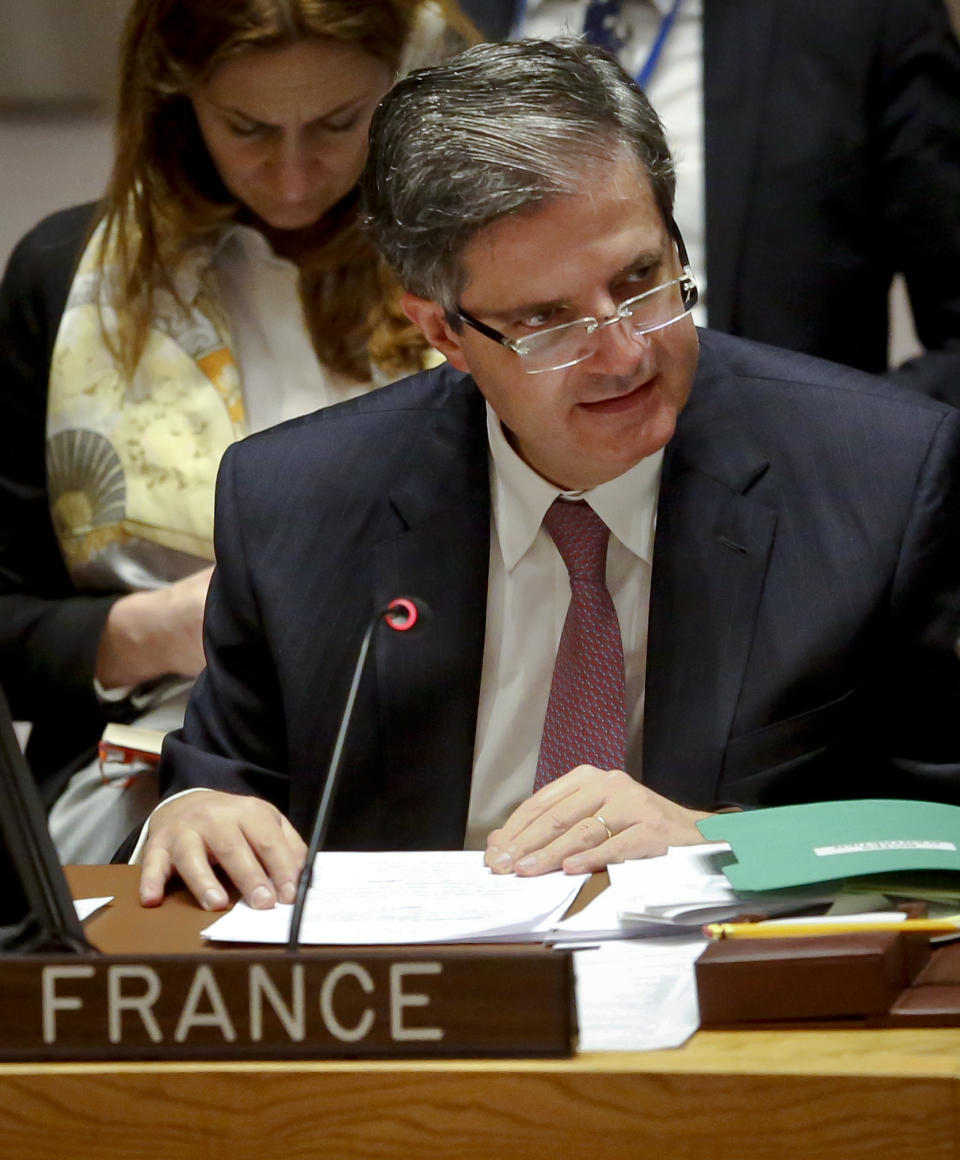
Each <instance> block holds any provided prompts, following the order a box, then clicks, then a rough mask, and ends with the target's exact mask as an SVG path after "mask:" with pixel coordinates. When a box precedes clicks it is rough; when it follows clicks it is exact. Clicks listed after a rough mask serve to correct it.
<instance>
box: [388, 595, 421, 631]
mask: <svg viewBox="0 0 960 1160" xmlns="http://www.w3.org/2000/svg"><path fill="white" fill-rule="evenodd" d="M387 608H388V609H395V610H396V611H393V612H391V611H388V612H387V613H386V615H385V616H384V619H385V620H386V622H387V624H389V625H390V627H391V628H392V629H394V630H395V631H396V632H407V631H408V630H409V629H411V628H413V626H414V625H415V624H416V623H417V621H418V620H419V619H420V613H419V611H418V609H417V606H416V604H414V602H413V601H412V600H408V599H407V598H406V597H405V596H398V597H397V598H396V600H391V601H390V603H389V604H388V605H387Z"/></svg>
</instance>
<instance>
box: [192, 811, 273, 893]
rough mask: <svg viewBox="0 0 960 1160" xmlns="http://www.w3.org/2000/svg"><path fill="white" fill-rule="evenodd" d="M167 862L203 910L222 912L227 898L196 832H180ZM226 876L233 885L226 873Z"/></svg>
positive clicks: (201, 838) (205, 847)
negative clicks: (170, 860) (170, 861)
mask: <svg viewBox="0 0 960 1160" xmlns="http://www.w3.org/2000/svg"><path fill="white" fill-rule="evenodd" d="M171 859H172V865H173V869H174V870H176V872H177V873H178V874H179V875H180V877H181V878H182V879H183V883H184V885H185V886H186V888H187V889H188V890H189V891H190V893H191V894H192V895H193V896H194V898H195V899H196V900H197V901H198V902H199V903H200V905H201V906H202V907H203V909H204V910H226V908H227V906H228V905H229V903H230V896H229V895H228V893H227V891H226V890H225V889H224V887H223V883H222V882H221V881H220V879H219V878H218V877H217V876H216V874H215V873H214V871H213V862H214V857H213V855H212V853H211V850H210V849H208V846H207V843H206V842H205V841H204V839H203V837H202V836H201V835H200V834H199V833H198V832H197V831H196V830H190V829H184V830H181V831H180V832H179V833H178V834H177V836H176V840H175V843H174V844H173V846H172V848H171ZM226 873H227V876H228V877H229V878H231V880H233V881H235V879H233V876H232V875H231V874H230V871H229V870H227V871H226ZM268 905H272V903H270V904H268Z"/></svg>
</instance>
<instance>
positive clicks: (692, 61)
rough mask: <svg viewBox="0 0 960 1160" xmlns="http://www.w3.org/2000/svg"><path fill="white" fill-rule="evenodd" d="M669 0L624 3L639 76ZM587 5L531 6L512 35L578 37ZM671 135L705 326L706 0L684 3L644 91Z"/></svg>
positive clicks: (680, 217)
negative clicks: (704, 96) (704, 10)
mask: <svg viewBox="0 0 960 1160" xmlns="http://www.w3.org/2000/svg"><path fill="white" fill-rule="evenodd" d="M671 6H672V0H625V2H624V5H623V18H624V22H625V24H626V26H627V27H628V28H629V30H630V36H629V39H628V40H627V42H626V44H625V45H624V47H623V48H622V49H621V51H620V63H621V64H622V65H623V67H624V68H625V69H626V70H627V71H628V72H629V73H631V74H632V75H633V76H637V75H638V74H639V73H640V71H641V70H642V68H643V66H644V64H645V63H646V61H647V56H648V54H649V52H650V49H651V48H652V46H653V42H654V40H655V39H656V36H657V33H658V31H659V29H660V22H661V20H662V19H663V17H664V16H665V15H666V13H667V12H669V11H670V8H671ZM586 10H587V0H528V2H527V6H526V12H525V15H524V18H523V21H522V23H521V25H520V27H519V28H518V29H515V30H514V34H515V35H519V36H536V37H542V38H544V39H548V40H549V39H551V38H553V37H556V36H579V35H580V34H581V33H582V32H583V20H584V16H585V14H586ZM646 93H647V96H648V97H649V98H650V103H651V104H652V105H653V107H654V108H655V109H656V110H657V113H658V114H659V116H660V119H661V121H663V125H664V128H665V129H666V133H667V143H668V144H669V146H670V149H671V151H672V153H673V158H674V162H675V164H676V169H677V200H676V206H675V208H674V217H675V218H676V219H677V225H678V226H679V227H680V232H681V234H683V240H684V242H685V243H686V247H687V253H688V254H689V256H690V266H691V268H692V270H693V273H694V275H695V276H696V279H697V285H698V287H699V289H700V301H699V303H698V304H697V306H695V307H694V310H693V317H694V321H695V322H696V324H697V325H698V326H705V325H706V324H707V273H708V271H707V262H706V211H705V200H704V198H705V194H704V168H703V164H704V163H703V0H681V4H680V8H679V11H678V12H677V16H676V20H675V21H674V25H673V28H672V29H671V30H670V35H669V36H668V37H667V39H666V41H665V43H664V45H663V49H662V51H661V54H660V60H659V63H658V65H657V68H656V70H655V71H654V73H653V76H652V77H651V79H650V81H649V83H648V85H647V88H646Z"/></svg>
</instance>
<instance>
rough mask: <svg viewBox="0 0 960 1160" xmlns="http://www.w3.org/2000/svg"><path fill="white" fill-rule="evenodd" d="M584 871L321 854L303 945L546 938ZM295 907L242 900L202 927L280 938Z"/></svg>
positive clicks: (428, 857)
mask: <svg viewBox="0 0 960 1160" xmlns="http://www.w3.org/2000/svg"><path fill="white" fill-rule="evenodd" d="M587 877H588V875H586V874H580V875H569V874H560V873H557V874H544V875H543V876H542V877H539V878H517V877H515V876H514V875H513V874H493V873H491V871H490V870H488V869H487V867H486V866H484V864H483V853H482V852H481V851H476V850H470V851H463V850H441V851H413V850H410V851H402V852H399V853H389V854H384V853H376V854H358V853H353V852H349V853H348V852H342V853H341V852H336V851H330V852H323V853H320V854H318V855H317V860H316V862H315V864H314V871H313V884H312V885H311V888H310V891H309V893H308V895H307V904H306V907H305V909H304V912H303V924H302V926H301V933H300V941H301V943H303V944H304V945H311V944H313V945H324V946H378V945H390V946H395V945H400V944H416V943H442V942H529V941H531V940H532V941H536V942H542V941H543V939H544V937H545V936H546V935H547V934H548V933H549V931H550V930H552V928H553V927H554V925H555V924H556V923H557V921H558V920H559V919H560V917H561V916H562V915H563V913H564V912H565V911H566V910H567V909H568V907H569V906H570V904H571V903H572V902H573V900H574V898H576V896H577V892H578V891H579V889H580V887H581V885H582V884H583V883H584V881H585V880H586V878H587ZM292 911H293V907H292V906H284V905H279V906H275V907H274V908H273V909H272V910H252V909H251V908H250V907H249V906H246V905H245V904H244V903H242V902H240V903H237V905H236V906H235V907H234V908H233V909H232V910H231V911H229V912H228V913H227V914H225V915H224V916H223V918H220V919H218V920H217V921H216V922H215V923H213V925H212V926H208V927H207V929H206V930H205V931H204V932H203V933H204V936H205V937H206V938H208V939H211V940H215V941H221V942H250V943H285V942H286V941H287V938H288V935H289V928H290V916H291V913H292Z"/></svg>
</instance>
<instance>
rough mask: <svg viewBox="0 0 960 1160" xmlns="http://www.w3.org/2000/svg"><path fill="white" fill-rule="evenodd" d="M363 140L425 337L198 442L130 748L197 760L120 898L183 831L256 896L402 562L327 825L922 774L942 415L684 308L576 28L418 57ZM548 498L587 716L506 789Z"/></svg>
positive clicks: (658, 829) (640, 140) (610, 65)
mask: <svg viewBox="0 0 960 1160" xmlns="http://www.w3.org/2000/svg"><path fill="white" fill-rule="evenodd" d="M370 158H371V159H370V161H369V163H368V167H367V170H366V173H365V177H364V188H365V195H366V201H367V206H368V210H369V216H370V220H371V223H372V228H373V231H374V235H375V237H376V238H377V240H378V242H379V244H380V246H381V249H382V250H383V252H384V254H385V255H386V257H387V259H388V260H389V261H390V262H391V264H393V265H394V267H395V269H396V271H397V273H398V275H399V277H400V280H401V282H402V283H403V284H404V286H405V287H406V288H407V294H406V297H405V299H404V302H405V309H406V310H407V312H408V314H409V315H410V317H411V318H412V319H414V320H415V321H416V323H417V324H418V325H419V326H420V327H421V329H422V330H423V332H424V334H425V335H426V336H427V338H428V339H429V340H430V342H431V343H432V344H433V345H434V346H435V347H436V348H437V349H439V350H441V351H442V352H443V353H444V354H445V355H446V356H447V359H448V365H446V366H443V367H440V368H438V369H437V370H435V371H431V372H427V373H425V374H421V375H417V376H414V377H413V378H411V379H407V380H405V381H404V382H402V383H400V384H398V385H396V386H394V387H390V388H386V389H385V390H383V391H381V392H377V393H375V394H373V395H370V396H369V397H365V398H363V399H358V400H356V401H355V402H351V403H347V404H344V405H342V406H339V407H336V408H332V409H329V410H326V411H323V412H319V413H317V414H315V415H313V416H309V417H307V418H305V419H302V420H297V421H294V422H292V423H289V424H285V425H283V426H281V427H278V428H276V429H274V430H273V431H271V432H267V433H264V434H262V435H259V436H254V437H253V438H251V439H248V440H246V441H244V442H243V443H241V444H238V445H237V446H236V447H234V448H233V449H231V450H230V451H228V452H227V455H226V457H225V459H224V461H223V467H222V470H221V475H220V480H219V485H218V508H217V519H216V553H217V569H216V572H215V574H214V580H213V583H212V587H211V593H210V598H209V601H208V605H207V613H206V648H207V661H208V665H207V669H206V672H205V674H204V675H203V676H201V678H200V680H199V682H198V685H197V687H196V689H195V692H194V695H193V698H192V700H191V704H190V707H189V710H188V713H187V719H186V722H185V725H184V728H183V730H182V731H181V732H180V733H178V734H175V735H173V736H171V737H169V738H168V739H167V742H166V745H165V748H164V758H163V768H162V777H163V781H164V788H165V790H166V792H167V794H168V795H173V794H175V793H179V791H184V790H199V789H202V790H206V791H207V792H202V793H197V792H192V793H189V794H182V793H180V794H179V796H173V797H171V798H170V800H167V801H165V802H164V803H163V804H162V805H161V806H160V807H159V809H158V810H157V812H156V813H155V814H154V816H153V819H152V820H151V823H150V826H149V829H148V832H147V835H146V839H145V844H144V846H143V848H142V851H141V853H140V855H139V856H140V858H141V861H142V874H141V900H142V901H143V902H144V904H146V905H155V904H157V903H158V902H159V901H160V900H161V899H162V897H163V892H164V887H165V883H166V881H167V879H168V878H169V876H170V875H171V874H172V873H173V872H174V871H177V872H179V873H180V874H181V876H182V877H183V879H184V880H185V882H186V883H187V885H188V886H189V887H190V889H191V890H192V891H193V892H194V894H195V895H196V896H197V898H198V899H200V900H201V901H202V903H203V905H204V906H206V907H208V908H210V909H217V908H220V907H222V906H225V905H226V903H227V896H226V893H225V891H224V889H223V887H222V885H221V883H220V882H219V881H218V880H217V878H216V877H215V875H214V873H213V870H212V865H211V864H212V863H219V864H220V865H221V867H222V868H223V870H224V871H225V872H226V873H227V875H228V876H229V877H230V878H231V879H233V881H234V882H235V883H236V884H237V885H238V886H239V887H240V888H241V890H242V892H243V894H244V896H245V897H246V898H247V899H248V901H250V902H251V903H252V904H253V905H254V906H269V905H271V904H272V903H273V902H274V900H275V899H277V898H280V899H281V900H286V901H289V900H290V899H291V897H292V892H293V888H294V881H295V877H296V874H297V872H298V870H299V866H300V864H301V863H302V859H303V855H304V846H303V841H302V839H301V837H300V836H299V835H300V834H302V833H305V832H306V831H307V830H308V829H309V827H310V824H311V821H312V816H313V813H314V811H315V809H316V804H317V801H318V799H319V795H320V789H321V783H322V770H323V769H324V768H325V765H326V761H327V755H328V753H329V751H330V749H331V747H332V743H333V738H334V735H335V733H336V729H337V724H338V719H339V715H340V707H341V705H342V703H343V700H344V697H345V695H346V686H347V683H348V681H349V677H350V674H351V672H352V668H353V660H354V657H355V653H356V650H357V648H358V645H359V640H360V637H361V635H362V633H363V630H364V628H365V626H366V624H367V623H368V621H369V620H370V618H371V616H372V615H373V614H374V611H375V609H376V608H377V607H379V606H381V605H382V604H384V603H385V602H386V601H387V600H388V599H390V598H391V597H394V596H397V595H403V594H413V595H416V596H419V597H421V598H422V599H424V600H425V601H426V602H427V603H428V604H429V605H430V607H431V608H432V623H431V624H430V627H429V631H428V632H426V633H424V634H423V636H422V639H420V640H416V641H415V640H412V639H401V638H400V637H399V634H391V633H389V632H386V631H381V632H380V634H379V635H378V636H377V637H376V638H375V643H374V646H373V648H374V655H373V659H372V663H371V664H370V665H369V666H368V668H367V670H366V673H365V676H364V679H363V681H362V682H361V684H360V687H359V691H358V700H357V716H356V722H357V728H356V729H354V731H353V732H352V734H351V735H350V738H349V742H348V745H347V749H346V753H345V775H344V778H343V780H342V783H341V786H340V788H339V789H338V793H337V797H336V799H335V802H334V810H333V816H332V819H331V823H330V831H329V843H328V844H329V845H330V846H332V847H334V848H343V847H350V848H356V849H398V848H408V849H416V848H451V847H459V846H463V845H464V844H466V845H468V846H474V847H480V848H482V847H483V846H484V842H485V841H487V854H486V856H487V859H488V862H489V863H490V865H491V866H493V867H494V868H496V869H498V870H507V869H515V870H517V872H519V873H528V874H533V873H540V872H542V871H545V870H548V869H551V868H556V867H558V866H562V867H563V868H564V869H566V870H568V871H582V870H587V869H593V868H597V867H601V866H604V865H606V864H607V863H608V862H610V861H618V860H622V859H623V858H626V857H637V856H644V855H647V854H651V853H657V852H662V850H663V849H664V848H665V846H666V845H667V844H668V843H669V844H680V843H685V842H692V841H696V840H698V839H699V832H698V830H697V829H696V822H697V820H699V819H701V818H702V817H703V816H704V815H705V813H707V812H710V811H713V810H716V809H718V808H722V807H724V806H726V805H757V806H764V805H772V804H784V803H789V802H797V801H809V800H818V799H825V798H838V797H864V796H877V797H883V796H902V797H930V798H934V799H941V800H946V801H960V764H958V762H960V736H958V717H957V714H956V704H957V696H958V692H960V664H958V662H957V658H956V656H955V654H954V652H953V647H952V642H953V640H954V639H955V638H956V634H957V628H958V609H957V598H956V593H957V591H958V589H960V584H958V575H957V573H958V563H957V562H958V560H960V551H958V549H960V542H958V541H960V518H958V517H960V487H958V484H960V480H958V471H960V457H958V455H957V449H958V439H960V415H957V414H956V412H955V411H953V410H952V409H951V408H948V407H945V406H943V405H941V404H938V403H936V402H933V401H931V400H928V399H926V398H923V397H920V396H915V395H913V394H910V393H907V392H903V391H899V390H895V389H892V388H891V387H890V386H889V385H886V384H883V383H881V382H877V381H875V380H874V379H872V378H871V377H869V376H864V375H862V374H860V373H859V372H856V371H853V370H849V369H846V368H840V367H837V366H834V365H832V364H828V363H825V362H822V361H820V360H815V359H810V358H808V357H806V356H802V355H797V354H793V353H789V352H783V351H778V350H775V349H772V348H768V347H765V346H760V345H757V344H754V343H750V342H746V341H744V340H741V339H737V338H732V337H729V336H723V335H718V334H713V333H711V332H709V331H704V332H701V333H700V334H699V337H698V333H697V331H696V330H695V328H694V326H693V324H692V320H691V318H690V315H689V308H690V306H691V305H692V303H693V300H694V292H693V282H692V278H691V275H690V272H689V269H688V268H685V251H684V248H683V243H682V241H681V239H680V235H679V233H678V232H677V231H676V229H675V227H674V226H673V223H672V217H671V211H672V205H673V192H674V178H673V170H672V166H671V161H670V156H669V151H668V149H667V146H666V143H665V141H664V138H663V134H662V131H661V128H660V126H659V123H658V121H657V118H656V115H655V114H654V113H653V111H652V109H651V108H650V106H649V104H648V102H647V101H646V100H645V98H644V97H643V95H642V93H641V92H640V90H639V89H638V88H637V87H636V86H635V85H634V84H633V83H632V82H631V81H630V78H629V77H627V76H626V74H624V73H623V71H622V70H621V69H620V68H619V66H618V65H616V64H615V63H614V62H613V61H612V60H611V59H610V58H609V57H607V56H605V55H604V54H602V53H600V52H598V51H597V50H596V49H593V48H591V47H589V46H584V45H579V44H566V45H554V44H551V43H549V42H533V41H530V42H517V43H510V44H500V45H484V46H479V47H477V48H475V49H472V50H470V51H469V52H467V53H465V54H462V55H461V56H460V57H458V58H456V59H455V60H454V61H453V62H451V63H450V65H448V66H445V67H439V68H436V69H433V70H429V71H426V72H422V73H419V74H417V75H416V76H415V77H413V78H411V79H410V80H409V81H404V82H401V83H400V85H399V86H398V87H397V88H396V89H394V90H393V92H392V93H391V95H389V96H388V97H387V98H386V100H385V101H384V103H383V104H382V105H381V107H380V109H379V111H378V113H377V115H376V117H375V119H374V122H373V126H372V148H371V155H370ZM497 332H501V334H500V337H497ZM477 388H479V390H477ZM557 505H559V506H560V507H564V506H565V507H567V508H573V507H578V508H580V509H581V510H582V509H583V507H584V506H585V505H588V506H589V508H591V509H592V510H593V511H594V512H595V513H596V514H597V515H599V516H600V518H601V519H602V520H603V522H604V523H605V524H606V525H607V527H608V528H610V529H611V534H610V538H609V546H608V548H607V552H606V558H605V559H606V581H607V585H608V587H609V592H610V596H611V598H612V601H613V606H614V608H615V611H616V614H617V616H618V618H619V629H620V632H619V635H620V637H621V641H622V650H623V660H622V669H623V677H624V694H623V704H622V708H621V711H622V714H623V718H622V724H625V739H624V742H623V761H622V763H621V762H613V763H610V764H609V765H607V764H598V763H596V762H595V761H594V760H593V759H592V757H590V756H589V754H588V752H587V750H586V749H584V750H583V752H582V753H579V754H577V755H575V756H574V759H573V760H572V761H570V762H569V765H566V766H563V767H562V768H563V769H567V770H569V771H568V772H564V773H562V774H561V775H560V776H559V777H557V778H556V779H555V780H552V781H550V782H549V783H548V784H545V785H544V786H543V787H542V788H540V789H538V790H537V791H536V792H534V793H532V794H531V791H532V790H533V787H534V785H535V779H536V778H537V777H538V776H539V769H540V761H539V754H538V751H539V749H540V739H541V732H542V731H543V730H544V726H545V721H546V720H548V719H549V717H550V712H549V710H548V708H547V705H548V695H549V693H550V685H551V674H552V672H553V668H554V658H555V655H556V653H557V643H558V639H560V637H561V627H562V625H563V621H564V615H565V612H566V607H567V604H568V603H569V592H570V585H569V582H568V580H567V576H566V570H565V567H564V564H563V562H562V560H561V559H560V556H559V554H558V552H557V549H556V547H555V546H554V543H553V540H552V539H551V533H548V531H547V529H546V527H545V526H542V524H541V521H542V520H543V519H544V518H545V513H546V512H547V511H548V510H553V509H554V508H555V507H556V506H557ZM585 651H586V653H588V654H589V653H590V652H591V651H592V650H590V649H588V650H585ZM607 708H609V705H608V704H607V703H605V705H604V711H606V709H607ZM611 719H612V718H611ZM585 758H587V759H588V761H592V762H593V763H592V764H583V765H577V762H578V761H583V760H584V759H585ZM615 765H619V766H620V768H614V766H615ZM488 835H489V839H487V836H488Z"/></svg>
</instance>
